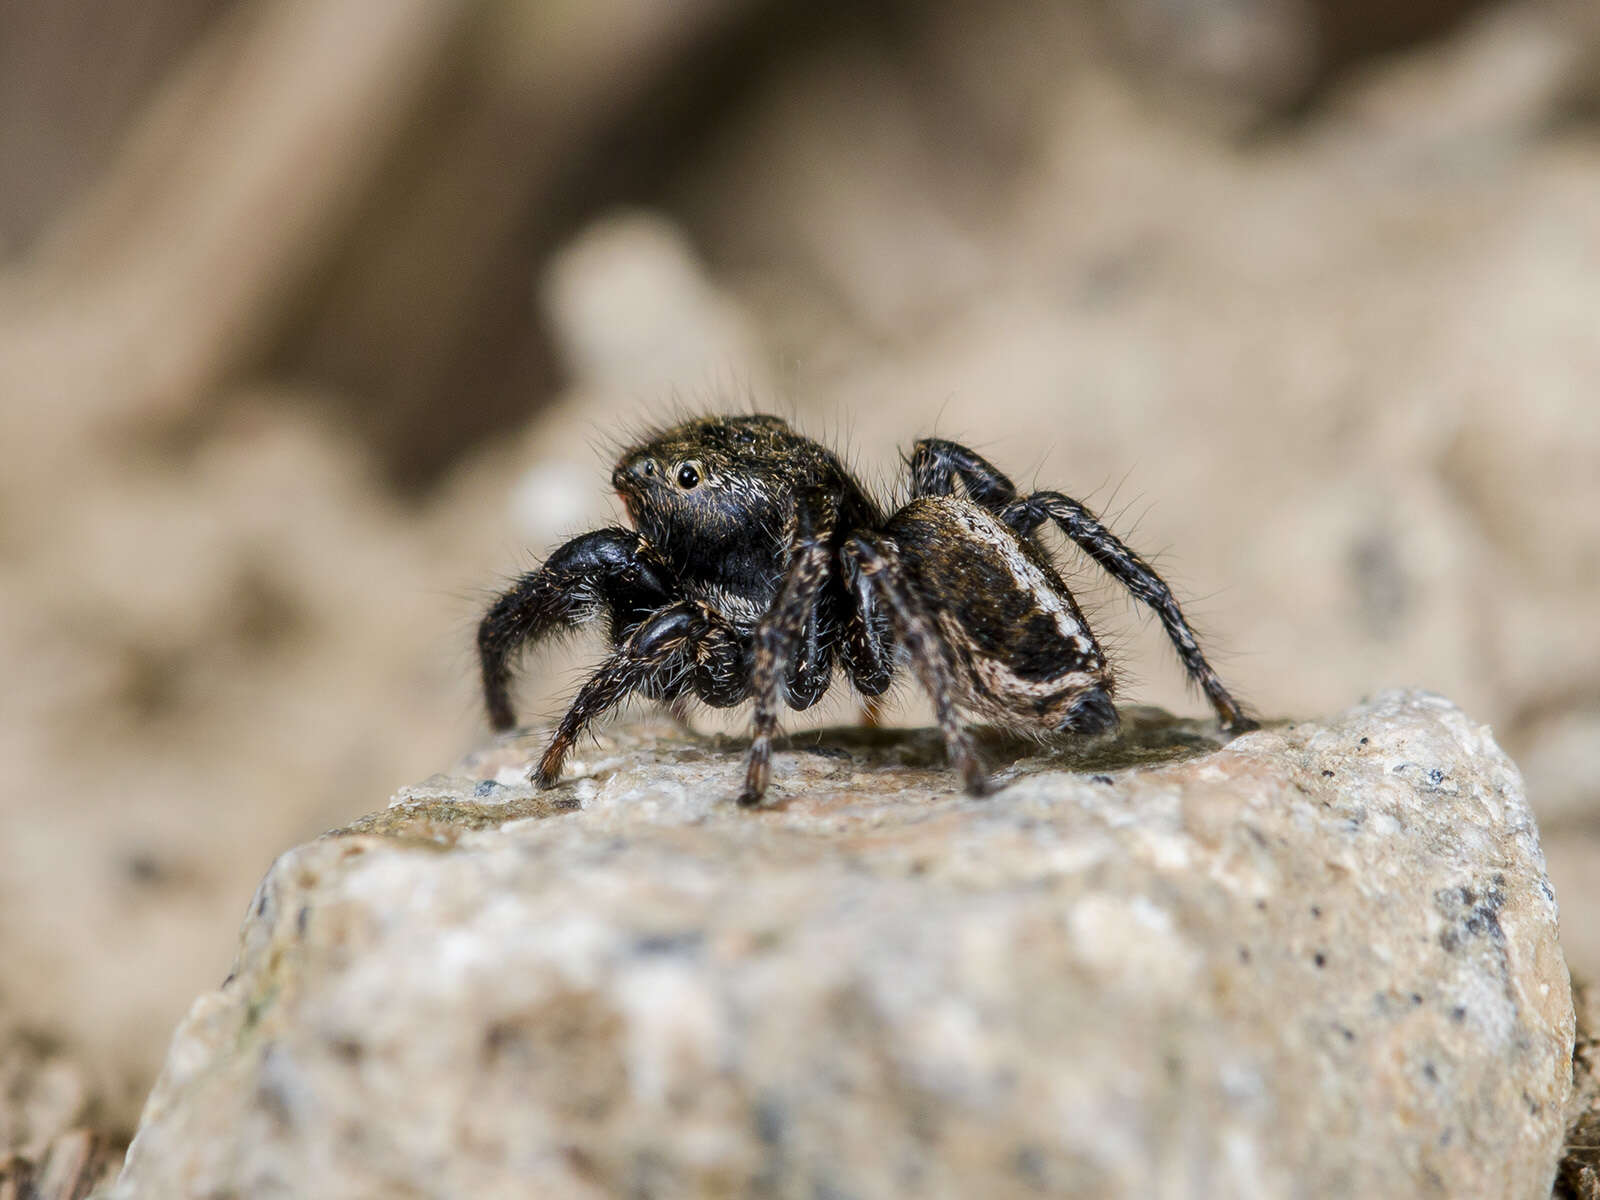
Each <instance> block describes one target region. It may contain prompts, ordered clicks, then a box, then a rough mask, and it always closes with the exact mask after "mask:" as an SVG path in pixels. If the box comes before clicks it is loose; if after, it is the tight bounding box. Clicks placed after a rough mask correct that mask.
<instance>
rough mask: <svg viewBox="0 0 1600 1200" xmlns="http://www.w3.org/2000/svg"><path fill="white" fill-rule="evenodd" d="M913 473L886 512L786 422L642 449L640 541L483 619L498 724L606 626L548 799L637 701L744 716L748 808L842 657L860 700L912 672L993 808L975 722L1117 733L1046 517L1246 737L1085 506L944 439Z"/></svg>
mask: <svg viewBox="0 0 1600 1200" xmlns="http://www.w3.org/2000/svg"><path fill="white" fill-rule="evenodd" d="M908 466H909V468H910V476H911V479H910V492H911V494H910V499H909V500H907V501H906V503H905V504H904V505H903V506H901V507H900V508H898V509H896V510H895V511H893V512H891V513H887V514H886V513H885V510H884V509H883V508H882V507H881V506H880V505H879V504H878V503H877V502H876V501H874V500H873V499H872V497H871V496H869V495H868V493H867V491H866V490H865V489H864V488H863V487H862V485H861V484H860V483H858V482H857V481H856V480H855V479H854V478H853V477H852V476H851V474H850V473H849V472H848V471H847V470H846V469H845V468H844V466H843V465H842V464H841V463H840V461H839V459H838V458H837V456H835V455H834V454H833V452H831V451H830V450H828V449H827V448H826V447H824V446H822V445H821V444H819V443H818V442H815V441H813V440H811V439H810V438H807V437H803V436H801V435H800V434H798V433H796V432H795V431H794V430H792V429H791V428H790V427H789V425H788V423H787V422H786V421H784V420H783V419H782V418H780V417H773V416H764V415H749V416H744V415H741V416H710V417H702V418H699V419H697V420H692V421H688V422H686V423H684V424H681V425H677V426H675V427H673V428H671V429H667V430H664V431H661V432H658V433H656V434H654V435H653V436H651V437H649V438H648V439H647V440H645V441H644V442H642V443H641V444H639V445H637V446H635V447H633V448H632V449H630V450H628V451H627V452H626V453H624V454H623V455H622V458H621V460H620V461H619V462H618V463H617V466H616V469H615V470H614V471H613V472H612V475H611V481H612V484H613V485H614V486H615V487H616V490H617V492H618V493H619V495H620V496H621V498H622V502H623V505H624V506H625V507H626V509H627V512H628V518H629V520H630V522H631V523H632V525H633V526H634V528H631V529H624V528H620V527H612V528H608V529H600V530H596V531H595V532H593V533H586V534H583V535H582V536H580V537H576V538H574V539H572V540H571V541H569V542H567V543H566V544H565V545H564V546H562V547H561V548H560V549H558V550H557V551H556V552H555V553H554V554H552V555H551V556H550V558H549V559H548V561H546V562H545V564H544V565H543V566H542V567H540V568H539V569H538V570H536V571H532V572H529V573H528V574H526V575H523V576H522V577H521V578H520V579H519V580H517V582H516V584H515V585H514V586H513V587H512V588H511V589H510V590H509V591H507V592H506V593H505V594H504V595H503V596H501V597H500V598H499V600H497V601H496V602H495V603H494V605H493V606H492V607H491V608H490V609H489V611H488V613H487V614H485V616H484V618H483V621H482V624H481V625H480V626H479V629H478V651H479V656H480V659H481V663H482V668H483V692H484V701H485V704H486V707H487V709H488V715H489V722H490V724H491V725H492V726H493V727H494V728H495V729H496V730H508V729H511V728H512V727H513V726H514V725H515V724H516V716H515V713H514V711H513V709H512V706H511V698H510V690H509V689H510V681H511V663H512V658H513V656H514V655H515V654H516V652H517V651H518V650H519V649H520V648H521V647H522V646H524V645H525V644H526V643H529V642H534V641H537V640H538V639H540V638H542V637H545V636H546V635H548V634H551V633H553V632H556V631H558V630H561V629H570V628H575V627H577V626H580V625H584V624H587V623H589V622H592V621H595V620H599V619H604V620H605V621H606V622H607V624H608V626H609V631H610V644H611V649H610V653H609V655H608V656H607V658H606V659H605V661H604V662H603V663H602V664H601V665H600V667H599V669H598V670H596V671H595V673H594V674H593V675H592V676H591V677H590V678H589V680H588V682H587V683H585V684H584V685H583V687H582V688H581V689H579V691H578V694H577V695H576V696H575V697H574V698H573V701H572V703H571V706H570V707H569V708H568V709H567V711H566V715H565V716H563V717H562V718H561V721H560V723H559V724H558V725H557V727H556V730H555V733H554V735H553V736H552V737H551V739H550V743H549V745H548V747H547V748H546V749H545V751H544V754H543V757H541V758H540V760H539V763H538V765H537V766H536V767H535V768H534V769H533V771H532V776H533V778H534V779H535V780H536V781H537V783H538V784H539V785H540V786H541V787H550V786H552V785H553V784H554V783H555V782H556V780H557V779H558V777H559V776H560V774H561V764H562V761H563V760H564V759H565V757H566V755H567V752H568V751H569V750H570V749H571V747H572V745H573V743H574V742H575V741H576V740H577V738H578V736H579V735H580V734H581V733H582V731H583V730H584V729H585V728H586V727H587V726H588V725H589V724H590V722H592V721H594V720H596V719H597V718H599V717H600V716H602V715H603V714H604V713H606V712H608V711H610V710H611V709H612V708H614V707H616V706H617V705H618V704H620V703H621V702H622V701H623V700H625V699H627V698H628V697H629V696H631V695H634V694H639V695H643V696H645V697H648V698H650V699H653V700H661V701H667V702H671V703H674V704H678V703H682V702H684V701H687V700H689V699H691V698H698V699H699V700H701V701H703V702H704V703H706V704H708V705H711V706H712V707H715V708H726V707H729V706H732V705H735V704H739V703H742V702H744V701H747V700H748V701H752V702H753V705H754V712H753V716H752V727H753V732H752V739H751V743H750V751H749V757H748V761H747V764H746V772H745V780H744V787H743V790H742V791H741V792H740V794H739V802H740V803H741V804H745V805H755V804H759V803H760V802H761V798H762V796H763V795H764V794H765V792H766V790H767V782H768V779H769V776H770V773H771V757H772V739H773V737H774V735H775V734H776V733H777V729H778V714H779V702H780V700H781V701H782V703H784V704H787V705H788V706H789V707H790V708H793V709H806V708H809V707H810V706H811V705H813V704H815V703H816V702H817V701H818V700H820V699H821V698H822V696H823V694H824V693H825V692H826V691H827V690H828V686H829V683H830V682H831V681H832V678H833V671H834V666H835V663H836V662H837V664H838V666H839V667H840V668H841V669H842V671H843V673H844V674H845V675H846V676H848V677H849V679H850V682H851V683H852V684H853V685H854V686H855V688H856V690H857V691H858V692H861V693H862V694H863V695H865V696H868V697H871V696H878V695H881V694H882V693H883V692H884V691H886V690H887V689H888V687H889V685H890V683H891V682H892V681H893V679H894V676H895V671H896V666H897V663H898V662H899V661H901V660H902V659H903V660H904V661H905V662H906V663H908V664H909V666H910V668H911V670H912V672H913V673H914V675H915V677H916V679H917V680H918V682H919V683H920V684H921V685H922V687H923V688H924V689H925V690H926V691H927V693H928V695H929V697H930V698H931V699H932V701H933V708H934V712H935V714H936V716H937V719H938V724H939V729H940V732H941V734H942V735H943V738H944V742H945V745H946V747H947V750H948V753H949V758H950V763H951V765H952V766H953V767H954V768H955V770H956V771H957V772H958V773H959V774H960V776H961V779H962V781H963V783H964V784H965V786H966V788H967V790H968V791H969V792H972V793H975V794H981V793H983V792H984V791H986V790H987V789H988V781H987V777H986V775H985V772H984V768H983V766H982V764H981V762H980V761H979V758H978V755H977V752H976V749H975V746H974V743H973V739H972V736H971V734H970V733H969V732H968V730H967V727H966V725H965V724H964V723H963V715H969V716H973V717H978V718H981V719H984V720H988V721H991V722H993V723H995V724H997V725H999V726H1001V727H1004V728H1007V729H1009V730H1012V731H1017V732H1023V733H1029V734H1036V735H1038V734H1046V735H1047V734H1055V733H1081V734H1089V733H1100V732H1104V731H1107V730H1110V729H1113V728H1115V727H1116V725H1117V722H1118V717H1117V710H1116V708H1115V707H1114V706H1113V704H1112V702H1111V697H1112V693H1113V690H1114V681H1113V678H1112V674H1111V670H1110V668H1109V667H1108V665H1107V663H1106V657H1105V654H1104V652H1103V651H1102V650H1101V648H1100V645H1099V643H1098V642H1097V641H1096V640H1095V637H1094V634H1093V633H1092V632H1090V629H1089V625H1088V623H1087V622H1086V621H1085V620H1084V617H1083V613H1082V612H1081V611H1080V610H1079V608H1078V604H1077V602H1076V601H1075V600H1074V599H1073V596H1072V593H1071V592H1070V591H1068V590H1067V586H1066V585H1065V584H1064V583H1063V582H1062V581H1061V576H1060V575H1059V574H1058V573H1057V571H1056V569H1055V568H1054V566H1052V564H1051V560H1050V556H1049V554H1048V552H1047V551H1046V549H1045V548H1044V546H1043V545H1042V544H1041V543H1040V542H1039V540H1038V536H1037V535H1038V533H1039V532H1040V530H1041V529H1042V528H1043V527H1044V526H1045V525H1046V523H1047V522H1054V523H1055V524H1056V525H1057V526H1059V527H1060V529H1061V530H1062V531H1063V532H1064V533H1065V534H1066V535H1067V536H1068V537H1069V538H1071V539H1072V540H1073V541H1074V542H1076V543H1077V544H1078V545H1079V546H1080V547H1082V548H1083V550H1084V551H1086V552H1087V553H1088V554H1089V556H1090V557H1091V558H1093V559H1094V560H1095V561H1096V562H1097V563H1099V564H1100V566H1101V567H1103V568H1104V569H1105V570H1106V571H1107V572H1109V573H1110V574H1111V575H1112V576H1114V577H1115V578H1116V579H1117V580H1119V581H1120V582H1121V583H1122V584H1123V585H1124V586H1125V587H1126V588H1127V589H1128V590H1129V591H1130V592H1132V593H1133V595H1134V596H1136V597H1138V598H1139V599H1140V600H1142V601H1143V602H1144V603H1146V604H1148V605H1149V606H1150V607H1151V608H1152V609H1154V610H1155V612H1156V615H1157V616H1158V617H1159V618H1160V620H1161V623H1162V626H1163V627H1164V628H1165V630H1166V632H1167V635H1168V637H1170V638H1171V639H1172V642H1173V645H1174V646H1175V647H1176V648H1177V651H1178V657H1179V658H1180V659H1182V660H1183V665H1184V668H1185V669H1186V670H1187V671H1188V674H1189V677H1190V678H1191V679H1192V680H1193V681H1194V682H1195V683H1197V684H1198V685H1199V686H1200V688H1201V690H1202V691H1203V692H1204V693H1205V695H1206V697H1207V699H1208V700H1209V701H1210V702H1211V705H1212V707H1213V708H1215V709H1216V712H1217V715H1218V716H1219V718H1220V719H1221V723H1222V727H1223V729H1225V730H1228V731H1230V732H1237V731H1242V730H1245V729H1250V728H1254V726H1255V722H1253V721H1252V720H1251V719H1250V718H1249V717H1247V716H1246V715H1245V713H1244V711H1243V710H1242V709H1241V708H1240V706H1239V705H1238V704H1237V703H1236V702H1235V701H1234V699H1233V697H1232V696H1230V695H1229V694H1228V691H1227V689H1226V688H1225V687H1223V685H1222V681H1221V680H1220V679H1219V678H1218V677H1217V674H1216V672H1215V671H1213V670H1212V669H1211V666H1210V664H1209V663H1207V662H1206V659H1205V656H1204V655H1203V654H1202V653H1201V651H1200V645H1199V642H1198V641H1197V639H1196V637H1195V634H1194V631H1193V630H1192V629H1191V628H1190V627H1189V624H1188V622H1187V621H1186V620H1185V619H1184V617H1183V613H1182V612H1180V611H1179V608H1178V604H1177V601H1176V600H1174V599H1173V596H1172V592H1171V590H1170V589H1169V588H1168V587H1167V585H1166V584H1165V583H1163V582H1162V580H1161V579H1160V577H1159V576H1157V575H1156V573H1155V572H1154V571H1153V570H1151V568H1150V566H1149V565H1148V564H1147V563H1146V562H1145V561H1144V560H1143V559H1141V558H1140V557H1139V556H1138V555H1137V554H1135V553H1134V552H1133V551H1132V550H1130V549H1128V547H1127V546H1125V545H1124V544H1123V543H1122V542H1121V541H1119V540H1118V539H1117V538H1116V537H1115V536H1113V535H1112V534H1111V533H1110V532H1109V531H1108V530H1107V529H1106V527H1105V526H1104V525H1102V524H1101V523H1100V521H1099V519H1098V518H1096V517H1095V515H1094V514H1093V513H1092V512H1090V511H1089V510H1088V509H1087V508H1085V507H1084V506H1083V505H1082V504H1080V503H1078V502H1077V501H1076V500H1073V499H1070V498H1068V497H1067V496H1064V495H1062V494H1061V493H1060V492H1048V491H1044V492H1034V493H1032V494H1031V495H1024V494H1022V493H1021V492H1019V491H1018V490H1017V487H1016V485H1015V484H1014V483H1012V482H1011V480H1010V479H1008V478H1007V477H1006V476H1005V475H1004V474H1002V473H1001V472H1000V471H999V470H998V469H997V468H995V467H994V466H992V465H991V464H990V463H988V462H986V461H985V460H984V459H983V458H981V457H979V456H978V455H977V454H975V453H974V452H973V451H971V450H968V449H967V448H965V447H964V446H960V445H957V444H956V443H954V442H948V441H943V440H940V439H936V438H928V439H924V440H923V441H919V442H918V443H917V444H916V447H915V449H914V450H913V451H912V454H911V458H910V460H909V463H908Z"/></svg>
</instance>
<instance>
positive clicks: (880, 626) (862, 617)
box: [841, 558, 895, 725]
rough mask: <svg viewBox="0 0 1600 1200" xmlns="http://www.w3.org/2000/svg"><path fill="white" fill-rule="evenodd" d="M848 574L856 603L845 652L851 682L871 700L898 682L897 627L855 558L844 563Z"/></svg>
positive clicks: (870, 712)
mask: <svg viewBox="0 0 1600 1200" xmlns="http://www.w3.org/2000/svg"><path fill="white" fill-rule="evenodd" d="M844 573H845V579H846V581H847V582H848V583H849V585H850V591H851V593H852V596H853V599H854V603H853V604H852V606H851V608H850V609H849V611H848V613H847V615H846V617H845V622H844V639H843V645H842V648H841V653H842V654H843V657H844V666H845V670H846V671H847V672H848V673H849V675H850V681H851V682H852V683H854V684H855V686H856V690H857V691H858V692H860V693H861V694H862V695H863V696H866V697H868V698H869V700H870V698H872V697H876V696H881V695H883V693H884V692H886V691H888V690H889V684H890V683H891V682H893V680H894V647H895V641H894V625H893V623H892V622H891V621H890V620H889V614H888V613H887V612H885V611H884V609H883V606H882V605H880V604H879V603H878V594H877V592H876V591H875V590H874V589H873V587H872V584H871V582H870V581H869V580H868V578H867V576H865V575H863V574H862V573H861V571H860V569H859V568H858V567H857V565H856V560H855V559H854V558H846V559H845V560H844ZM875 723H876V716H875V713H874V706H873V705H871V704H870V703H869V705H868V707H867V724H869V725H871V724H875Z"/></svg>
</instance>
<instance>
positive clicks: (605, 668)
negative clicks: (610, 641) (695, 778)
mask: <svg viewBox="0 0 1600 1200" xmlns="http://www.w3.org/2000/svg"><path fill="white" fill-rule="evenodd" d="M742 659H743V653H742V649H741V648H740V644H739V639H738V635H737V634H736V633H734V632H733V630H732V629H731V628H730V627H729V626H728V625H727V624H726V623H725V622H722V621H720V620H719V619H717V618H715V617H714V616H713V615H712V614H711V613H709V612H708V611H707V610H706V609H704V608H702V607H700V606H698V605H694V604H689V603H686V602H680V603H677V604H673V605H671V606H669V607H667V608H663V609H661V610H659V611H658V612H655V613H653V614H652V615H651V616H650V617H649V618H648V619H646V620H645V621H644V622H643V623H641V624H640V625H639V626H638V628H636V629H635V630H634V631H633V632H632V633H630V634H629V635H628V636H627V637H625V638H624V639H623V640H622V642H621V643H620V644H619V645H618V646H617V648H616V650H615V651H613V652H612V654H611V657H609V658H608V659H606V661H605V662H604V663H603V664H602V665H601V667H600V669H599V670H598V671H596V672H595V673H594V674H593V675H591V676H590V677H589V680H588V682H587V683H585V684H584V685H583V687H582V688H580V689H579V690H578V694H577V695H576V696H574V697H573V699H572V703H571V704H570V705H569V706H568V708H567V711H566V713H565V715H564V716H562V718H561V722H560V724H558V725H557V726H556V731H555V734H554V735H553V736H552V737H551V738H550V744H549V745H548V746H547V747H545V752H544V754H543V756H541V757H540V759H539V765H538V767H537V768H536V769H535V770H534V780H535V782H537V783H538V785H539V786H540V787H542V788H547V787H551V786H553V785H554V784H555V782H556V780H557V779H559V778H560V777H561V764H562V763H563V762H564V761H565V759H566V757H567V752H568V751H569V750H571V749H572V746H573V743H575V742H576V741H577V740H578V738H579V736H580V735H581V734H582V733H583V731H584V729H585V728H587V727H588V725H589V724H590V723H591V722H593V721H596V720H598V719H599V718H600V717H602V716H604V715H605V714H606V713H607V712H609V711H610V710H611V709H613V708H615V707H616V706H617V705H619V704H621V703H622V702H623V701H624V700H626V699H627V698H628V697H629V696H631V695H632V694H633V693H635V692H638V691H646V690H653V691H654V692H655V693H658V694H660V695H662V696H664V697H666V698H676V697H677V696H679V695H682V694H683V692H684V691H685V690H687V689H691V688H692V689H693V690H694V691H695V692H696V693H697V694H698V695H699V696H700V698H701V699H703V700H705V701H706V702H707V703H708V704H713V705H718V706H726V705H728V704H737V703H738V702H739V701H740V700H742V699H743V698H744V688H743V685H742V675H741V672H740V671H739V670H738V664H739V663H740V662H742Z"/></svg>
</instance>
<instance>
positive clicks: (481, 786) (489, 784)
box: [472, 779, 500, 796]
mask: <svg viewBox="0 0 1600 1200" xmlns="http://www.w3.org/2000/svg"><path fill="white" fill-rule="evenodd" d="M499 786H500V785H499V784H498V783H496V782H495V781H494V780H492V779H480V780H478V783H477V786H476V787H474V788H473V789H472V794H473V795H474V796H487V795H488V794H489V793H490V792H492V791H494V790H495V788H497V787H499Z"/></svg>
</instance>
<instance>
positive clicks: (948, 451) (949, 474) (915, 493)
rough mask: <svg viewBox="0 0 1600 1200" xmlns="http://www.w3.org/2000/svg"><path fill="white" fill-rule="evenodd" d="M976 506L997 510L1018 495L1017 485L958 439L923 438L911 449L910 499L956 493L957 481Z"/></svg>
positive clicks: (991, 510) (994, 511)
mask: <svg viewBox="0 0 1600 1200" xmlns="http://www.w3.org/2000/svg"><path fill="white" fill-rule="evenodd" d="M957 480H960V482H961V486H962V487H964V488H965V489H966V492H967V496H968V498H969V499H970V500H971V501H972V502H973V503H974V504H977V505H980V506H981V507H983V508H986V509H988V510H989V511H990V512H993V513H998V512H999V511H1000V509H1002V508H1003V507H1005V506H1006V505H1008V504H1010V503H1011V502H1012V501H1013V500H1015V499H1016V498H1017V485H1016V484H1014V483H1012V482H1011V477H1010V476H1008V475H1006V474H1005V473H1004V472H1003V471H1001V470H1000V469H999V468H998V467H996V466H995V465H994V464H993V463H991V462H990V461H989V460H988V459H986V458H984V457H983V456H982V455H981V454H978V453H976V452H975V451H972V450H968V449H967V448H966V447H965V446H962V445H959V444H958V443H956V442H947V441H945V440H944V439H943V438H923V439H922V440H921V441H920V442H918V443H917V444H916V446H915V447H914V448H913V449H912V451H911V498H912V499H913V500H915V499H918V498H920V497H923V496H953V495H954V494H955V490H956V481H957Z"/></svg>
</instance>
